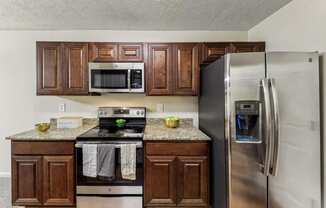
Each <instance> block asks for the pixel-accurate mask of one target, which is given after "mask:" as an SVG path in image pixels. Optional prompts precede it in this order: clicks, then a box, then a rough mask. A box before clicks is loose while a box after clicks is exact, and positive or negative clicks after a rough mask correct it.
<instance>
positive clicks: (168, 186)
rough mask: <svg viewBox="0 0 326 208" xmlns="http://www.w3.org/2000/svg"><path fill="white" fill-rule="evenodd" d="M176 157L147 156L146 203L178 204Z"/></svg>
mask: <svg viewBox="0 0 326 208" xmlns="http://www.w3.org/2000/svg"><path fill="white" fill-rule="evenodd" d="M175 163H176V157H175V156H147V157H146V168H145V169H146V175H145V177H146V178H145V187H146V188H145V204H147V205H166V206H167V205H168V206H176V205H177V201H176V200H177V199H176V189H175V186H176V177H175V176H176V175H175V174H176V165H175Z"/></svg>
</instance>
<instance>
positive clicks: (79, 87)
mask: <svg viewBox="0 0 326 208" xmlns="http://www.w3.org/2000/svg"><path fill="white" fill-rule="evenodd" d="M63 69H64V78H65V82H64V83H65V85H64V94H68V95H69V94H72V95H76V94H88V44H87V43H65V44H64V67H63Z"/></svg>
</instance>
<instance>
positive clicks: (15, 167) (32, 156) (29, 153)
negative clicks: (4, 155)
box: [12, 141, 76, 207]
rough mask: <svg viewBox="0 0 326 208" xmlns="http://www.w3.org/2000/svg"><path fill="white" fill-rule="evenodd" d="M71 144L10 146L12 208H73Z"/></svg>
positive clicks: (40, 143)
mask: <svg viewBox="0 0 326 208" xmlns="http://www.w3.org/2000/svg"><path fill="white" fill-rule="evenodd" d="M73 150H74V142H32V141H31V142H18V141H17V142H16V141H13V142H12V204H13V205H14V206H27V207H52V206H53V207H75V206H76V199H75V165H74V164H75V162H74V154H73V152H74V151H73Z"/></svg>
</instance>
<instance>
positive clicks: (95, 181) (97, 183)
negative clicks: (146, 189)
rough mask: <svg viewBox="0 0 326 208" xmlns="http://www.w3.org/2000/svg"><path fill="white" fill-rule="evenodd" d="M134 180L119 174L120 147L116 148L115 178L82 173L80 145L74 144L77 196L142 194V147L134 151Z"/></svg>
mask: <svg viewBox="0 0 326 208" xmlns="http://www.w3.org/2000/svg"><path fill="white" fill-rule="evenodd" d="M136 154H137V156H136V159H137V164H136V180H124V179H122V176H121V165H120V164H121V163H120V161H121V159H120V149H119V148H116V157H115V158H116V170H115V175H116V176H115V179H114V180H107V179H103V178H101V177H96V178H91V177H86V176H84V175H83V151H82V145H78V143H77V144H76V159H77V162H76V169H77V170H76V172H77V196H142V195H143V181H144V179H143V178H144V176H143V174H144V173H143V163H144V161H143V160H144V159H143V147H142V145H141V147H140V146H139V147H137V151H136Z"/></svg>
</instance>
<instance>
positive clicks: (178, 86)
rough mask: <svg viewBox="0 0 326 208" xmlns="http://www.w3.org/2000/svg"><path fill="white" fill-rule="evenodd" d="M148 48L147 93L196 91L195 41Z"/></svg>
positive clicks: (197, 54) (186, 92) (197, 71)
mask: <svg viewBox="0 0 326 208" xmlns="http://www.w3.org/2000/svg"><path fill="white" fill-rule="evenodd" d="M148 48H149V50H148V54H149V55H148V67H147V68H146V73H147V94H148V95H197V94H198V91H199V90H198V88H199V52H200V47H199V45H198V44H196V43H178V44H149V47H148Z"/></svg>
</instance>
